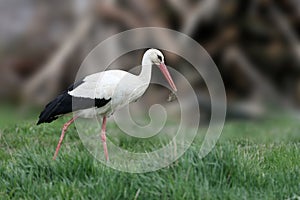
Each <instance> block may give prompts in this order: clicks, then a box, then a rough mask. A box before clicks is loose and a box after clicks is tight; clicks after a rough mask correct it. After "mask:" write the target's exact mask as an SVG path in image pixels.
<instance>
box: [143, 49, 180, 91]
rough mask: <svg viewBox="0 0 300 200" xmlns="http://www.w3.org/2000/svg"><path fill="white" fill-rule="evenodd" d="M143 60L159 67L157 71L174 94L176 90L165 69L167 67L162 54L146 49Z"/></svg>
mask: <svg viewBox="0 0 300 200" xmlns="http://www.w3.org/2000/svg"><path fill="white" fill-rule="evenodd" d="M144 58H146V59H147V58H148V59H150V61H151V62H152V64H154V65H156V66H158V67H159V69H160V70H161V72H162V73H163V75H164V76H165V78H166V79H167V81H168V82H169V84H170V86H171V87H172V89H173V90H174V91H175V92H176V91H177V88H176V86H175V84H174V82H173V79H172V77H171V75H170V73H169V71H168V69H167V66H166V65H165V61H164V55H163V54H162V52H160V51H159V50H157V49H148V50H147V51H146V52H145V54H144Z"/></svg>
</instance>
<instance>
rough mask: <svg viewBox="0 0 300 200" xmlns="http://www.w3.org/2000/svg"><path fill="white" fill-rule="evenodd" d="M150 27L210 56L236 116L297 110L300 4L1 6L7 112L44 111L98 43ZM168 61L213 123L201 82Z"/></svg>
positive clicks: (250, 0)
mask: <svg viewBox="0 0 300 200" xmlns="http://www.w3.org/2000/svg"><path fill="white" fill-rule="evenodd" d="M147 26H155V27H165V28H170V29H173V30H176V31H179V32H182V33H184V34H187V35H189V36H190V37H192V38H193V39H194V40H196V41H197V42H198V43H199V44H201V45H202V46H203V47H204V48H205V49H206V51H207V52H208V53H209V54H210V56H211V57H212V59H213V60H214V62H215V63H216V65H217V67H218V69H219V71H220V73H221V76H222V78H223V80H224V84H225V88H226V94H227V100H228V113H227V117H228V119H257V118H261V117H264V116H266V115H267V114H268V113H270V112H273V111H274V110H277V111H280V112H281V111H293V112H297V111H298V110H299V108H300V43H299V35H300V3H299V1H298V0H281V1H275V0H273V1H272V0H243V1H240V0H227V1H221V0H200V1H197V0H163V1H160V0H151V1H149V0H122V1H117V0H107V1H84V0H65V1H58V0H53V1H40V0H23V1H18V0H1V1H0V101H1V105H2V107H5V105H8V104H9V105H13V106H15V107H18V108H20V109H24V108H25V110H26V108H29V107H36V108H38V109H41V108H42V107H43V106H44V105H45V104H46V103H47V102H48V101H49V100H51V99H52V98H53V97H55V95H57V94H59V93H60V92H61V91H62V90H64V89H65V88H66V87H67V86H68V85H69V84H71V83H73V81H74V79H75V75H76V72H77V69H78V68H79V67H80V64H81V63H82V61H83V59H84V58H85V57H86V55H87V54H88V53H89V52H90V51H91V50H92V49H93V48H94V47H95V46H96V45H97V44H99V43H100V42H101V41H103V40H105V39H106V38H108V37H109V36H112V35H114V34H117V33H119V32H122V31H125V30H128V29H132V28H137V27H147ZM136 55H137V56H136V57H135V58H136V59H132V55H128V56H126V55H125V56H124V63H126V64H125V65H120V67H122V66H123V69H124V70H127V69H129V68H130V66H136V65H138V64H139V63H140V61H141V56H142V51H141V52H137V53H136ZM167 57H168V59H167V64H168V65H169V66H172V67H173V68H175V69H177V70H179V71H184V74H185V76H187V77H188V79H189V81H190V82H191V84H192V85H193V87H194V88H195V90H196V91H197V94H198V97H199V103H200V109H201V111H202V112H201V114H203V113H206V114H207V115H205V114H204V115H203V116H209V112H210V101H209V96H208V94H207V89H206V86H205V83H204V82H203V80H202V79H201V78H199V77H195V76H194V74H195V73H194V72H193V70H192V69H191V70H189V68H184V67H183V66H184V62H183V61H182V62H181V61H179V60H178V57H176V56H172V55H169V54H167ZM126 66H127V67H126ZM120 67H119V68H120ZM175 83H176V80H175ZM159 90H160V88H154V89H153V92H157V94H159ZM151 97H152V98H157V96H156V95H149V98H151ZM164 98H165V97H164ZM149 101H151V99H150V100H149Z"/></svg>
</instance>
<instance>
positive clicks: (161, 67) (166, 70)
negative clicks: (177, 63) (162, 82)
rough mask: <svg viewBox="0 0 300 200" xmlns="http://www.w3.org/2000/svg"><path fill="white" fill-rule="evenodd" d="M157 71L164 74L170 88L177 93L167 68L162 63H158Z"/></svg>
mask: <svg viewBox="0 0 300 200" xmlns="http://www.w3.org/2000/svg"><path fill="white" fill-rule="evenodd" d="M159 69H160V70H161V72H162V73H163V74H164V76H165V78H166V79H167V81H168V82H169V84H170V86H171V87H172V89H173V90H174V92H177V88H176V86H175V83H174V81H173V79H172V77H171V75H170V73H169V71H168V69H167V66H166V65H165V64H164V63H160V65H159Z"/></svg>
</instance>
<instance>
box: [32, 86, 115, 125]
mask: <svg viewBox="0 0 300 200" xmlns="http://www.w3.org/2000/svg"><path fill="white" fill-rule="evenodd" d="M82 83H83V81H79V82H77V83H75V84H73V85H71V86H70V87H69V88H68V89H67V90H65V91H64V92H63V93H62V94H60V95H58V96H57V97H56V98H55V99H54V100H52V101H51V102H49V103H48V104H47V105H46V107H45V109H44V110H43V111H42V112H41V114H40V116H39V121H38V122H37V125H39V124H41V123H45V122H47V123H50V122H52V121H54V120H56V119H57V118H58V117H59V116H60V115H63V114H67V113H70V112H73V111H77V110H83V109H87V108H92V107H97V108H100V107H102V106H105V105H106V104H107V103H108V102H109V101H110V100H111V99H104V98H103V99H91V98H85V97H72V96H71V95H69V94H68V91H69V90H72V89H75V88H76V87H78V86H79V85H80V84H82Z"/></svg>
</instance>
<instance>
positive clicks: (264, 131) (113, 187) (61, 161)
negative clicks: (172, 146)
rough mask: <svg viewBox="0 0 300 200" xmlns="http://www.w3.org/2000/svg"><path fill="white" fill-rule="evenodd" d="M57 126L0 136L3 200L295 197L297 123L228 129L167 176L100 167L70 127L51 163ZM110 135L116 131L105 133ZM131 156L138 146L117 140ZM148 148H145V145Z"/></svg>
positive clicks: (195, 148) (299, 164)
mask: <svg viewBox="0 0 300 200" xmlns="http://www.w3.org/2000/svg"><path fill="white" fill-rule="evenodd" d="M64 120H66V119H60V120H57V121H55V122H54V123H52V124H46V125H42V126H35V122H34V121H33V120H30V119H28V120H22V121H20V122H19V123H18V124H17V125H14V124H13V123H8V124H6V125H5V124H2V125H1V127H2V128H0V131H1V132H0V147H1V148H0V157H1V161H0V162H1V164H0V198H1V199H10V198H16V199H19V198H24V199H50V198H55V199H57V198H59V199H70V198H74V199H86V198H91V199H287V198H292V197H296V196H300V181H299V180H300V134H299V131H300V123H298V121H297V120H296V119H291V118H287V117H285V118H283V119H282V118H276V119H271V120H266V121H263V122H231V123H227V124H226V126H225V128H224V131H223V134H222V136H221V138H220V140H219V141H218V143H217V145H216V147H215V148H214V149H213V150H212V152H211V153H210V154H209V155H208V156H206V157H205V158H204V159H199V158H198V152H199V148H200V145H201V140H200V139H196V141H195V142H194V143H193V145H192V146H191V147H190V148H189V149H188V151H187V152H186V153H185V154H184V155H183V156H182V157H181V158H180V159H179V160H178V161H176V162H175V163H173V164H172V165H170V166H169V167H167V168H164V169H161V170H158V171H155V172H149V173H143V174H130V173H125V172H119V171H116V170H113V169H110V168H108V167H106V166H104V165H103V164H101V163H99V162H97V161H96V160H94V159H93V157H92V156H91V155H90V154H89V153H88V151H87V150H86V149H85V148H84V146H83V145H82V143H81V141H80V139H79V137H78V135H77V133H76V131H75V128H74V127H73V126H72V127H70V129H69V131H68V133H67V135H66V138H65V140H64V144H63V146H62V149H61V151H60V154H59V158H58V159H57V160H56V161H53V160H52V155H53V152H54V149H55V147H56V144H57V141H58V138H59V135H60V127H61V126H62V124H63V121H64ZM109 126H110V127H109V128H110V129H114V125H113V124H110V125H109ZM119 144H121V146H123V147H128V148H129V149H130V148H133V146H134V145H138V141H137V140H136V139H135V140H134V139H132V140H130V139H128V138H120V141H119ZM149 144H150V143H149Z"/></svg>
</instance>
